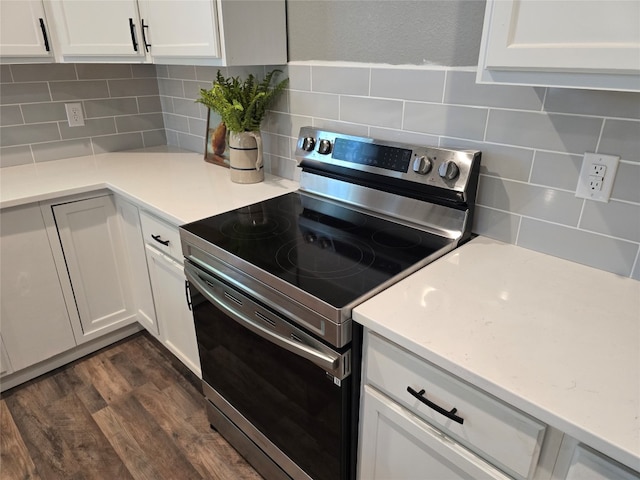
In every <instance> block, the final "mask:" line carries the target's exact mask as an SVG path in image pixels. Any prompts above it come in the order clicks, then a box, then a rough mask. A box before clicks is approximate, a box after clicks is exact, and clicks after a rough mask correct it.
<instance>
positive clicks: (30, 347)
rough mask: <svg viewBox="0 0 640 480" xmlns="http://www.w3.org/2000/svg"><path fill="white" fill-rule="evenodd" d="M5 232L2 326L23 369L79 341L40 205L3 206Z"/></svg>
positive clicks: (0, 219) (0, 275) (0, 255)
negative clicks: (59, 278)
mask: <svg viewBox="0 0 640 480" xmlns="http://www.w3.org/2000/svg"><path fill="white" fill-rule="evenodd" d="M0 231H1V232H2V241H1V242H0V264H1V265H2V268H0V297H1V298H2V302H0V306H1V310H2V314H1V318H2V325H1V327H0V328H2V339H3V341H4V347H5V348H6V354H7V356H8V357H9V360H10V365H11V367H12V368H13V371H18V370H20V369H23V368H25V367H29V366H31V365H34V364H36V363H38V362H40V361H43V360H46V359H48V358H50V357H53V356H54V355H57V354H59V353H62V352H64V351H65V350H68V349H70V348H72V347H74V346H75V341H74V336H73V330H72V328H71V324H70V322H69V316H68V314H67V309H66V306H65V302H64V297H63V294H62V289H61V287H60V282H59V280H58V272H57V270H56V265H55V262H54V260H53V255H52V253H51V247H50V246H49V239H48V236H47V233H46V231H45V224H44V221H43V219H42V213H41V212H40V207H39V206H38V205H31V206H26V207H17V208H10V209H6V210H2V212H1V213H0ZM3 368H5V367H4V364H3Z"/></svg>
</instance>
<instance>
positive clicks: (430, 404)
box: [407, 387, 464, 425]
mask: <svg viewBox="0 0 640 480" xmlns="http://www.w3.org/2000/svg"><path fill="white" fill-rule="evenodd" d="M407 392H409V393H410V394H411V395H413V396H414V397H416V398H417V399H418V400H420V401H421V402H422V403H424V404H425V405H426V406H427V407H429V408H433V409H434V410H435V411H436V412H438V413H440V414H442V415H444V416H445V417H447V418H448V419H450V420H453V421H454V422H458V423H459V424H460V425H462V424H463V423H464V418H462V417H459V416H457V415H456V412H457V411H458V409H457V408H452V409H451V411H447V410H445V409H444V408H442V407H441V406H439V405H436V404H435V403H433V402H432V401H430V400H427V397H424V396H423V395H424V388H423V389H422V390H420V391H419V392H416V391H415V390H414V389H413V388H411V387H407Z"/></svg>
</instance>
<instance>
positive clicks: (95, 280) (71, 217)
mask: <svg viewBox="0 0 640 480" xmlns="http://www.w3.org/2000/svg"><path fill="white" fill-rule="evenodd" d="M69 200H70V201H65V202H62V201H60V200H58V201H54V202H47V203H44V204H42V205H41V208H42V212H43V215H44V218H45V223H46V224H47V230H48V233H49V239H50V242H51V246H52V249H53V253H54V258H55V259H56V262H57V266H58V271H59V272H63V271H65V270H66V272H67V273H68V276H65V275H60V282H61V284H62V288H63V292H64V294H65V301H66V304H67V309H68V311H69V315H70V318H71V324H72V327H73V330H74V334H75V338H76V343H78V344H80V343H83V342H87V341H89V340H93V339H95V338H98V337H100V336H102V335H104V334H106V333H109V332H112V331H114V330H117V329H119V328H121V327H123V326H125V325H128V324H131V323H134V322H135V321H136V320H137V317H136V311H135V307H134V301H133V295H132V291H131V284H130V279H129V271H128V267H127V265H126V256H125V250H124V245H123V241H122V233H121V230H120V225H119V220H118V215H117V212H116V207H115V201H114V198H113V195H101V196H94V197H91V198H72V199H69Z"/></svg>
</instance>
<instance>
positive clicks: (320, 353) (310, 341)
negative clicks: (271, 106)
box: [184, 262, 351, 380]
mask: <svg viewBox="0 0 640 480" xmlns="http://www.w3.org/2000/svg"><path fill="white" fill-rule="evenodd" d="M184 273H185V275H186V276H187V280H189V282H190V283H191V284H193V285H194V286H195V287H196V288H197V289H198V291H199V292H200V293H201V294H202V295H204V296H205V298H207V300H209V301H210V302H211V303H213V304H214V305H216V306H217V307H218V308H220V309H221V310H222V311H223V312H224V313H225V314H227V316H229V318H231V319H232V320H234V321H236V322H237V323H239V324H240V325H242V326H244V327H245V328H247V329H248V330H251V331H252V332H253V333H255V334H256V335H259V336H260V337H262V338H263V339H265V340H267V341H268V342H271V343H273V344H275V345H278V346H279V347H280V348H283V349H284V350H287V351H288V352H291V353H293V354H294V355H298V356H299V357H302V358H305V359H307V360H309V361H310V362H312V363H314V364H315V365H317V366H318V367H320V368H322V369H323V370H325V371H326V372H328V373H330V374H331V375H332V376H334V377H336V378H338V379H339V380H343V379H344V378H346V377H348V376H349V375H350V374H351V369H350V366H349V359H350V351H347V352H345V353H343V354H342V355H340V354H338V353H336V352H334V351H333V350H331V349H330V348H329V347H327V346H326V345H324V344H322V342H319V341H318V340H316V339H314V338H313V337H312V336H311V335H309V334H307V333H305V332H304V331H302V330H301V329H299V328H296V327H294V326H293V325H291V324H289V323H288V322H286V321H285V320H282V319H279V318H278V317H276V316H275V315H274V314H271V313H269V312H267V311H266V310H264V309H263V308H262V307H260V306H259V305H257V304H256V303H255V302H253V301H252V300H251V299H249V298H248V297H246V296H244V295H242V294H241V293H240V292H236V291H235V290H234V291H233V292H232V293H229V292H228V291H227V289H228V288H229V287H227V286H226V285H224V284H223V283H222V282H220V281H219V280H218V279H216V278H215V277H212V276H211V275H206V274H205V273H203V272H200V271H199V270H198V269H197V267H194V266H193V265H191V264H190V263H189V262H186V263H185V265H184ZM201 275H206V277H207V278H206V279H203V278H202V277H201ZM214 289H215V290H218V291H217V292H215V291H214ZM216 293H217V295H216ZM221 293H222V298H221V295H220V294H221ZM229 297H230V298H229ZM225 298H229V302H230V303H233V305H231V304H229V303H226V302H225V301H224V299H225ZM240 308H241V309H242V310H244V312H243V311H240ZM246 312H254V313H255V314H256V316H257V317H258V318H268V319H269V321H268V322H267V324H269V325H273V327H272V328H273V330H269V329H267V328H265V327H264V326H262V325H260V324H259V323H258V322H256V321H254V320H252V319H251V318H250V317H249V316H248V315H247V314H246Z"/></svg>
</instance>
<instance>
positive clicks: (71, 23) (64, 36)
mask: <svg viewBox="0 0 640 480" xmlns="http://www.w3.org/2000/svg"><path fill="white" fill-rule="evenodd" d="M45 8H46V10H47V13H48V14H49V18H50V19H51V21H52V23H53V24H54V25H55V32H56V35H55V38H56V51H57V53H58V56H59V60H61V61H102V62H117V61H122V62H136V61H138V62H142V61H144V60H145V50H144V46H143V45H142V41H141V40H142V34H141V25H140V21H139V16H138V3H137V2H136V0H46V1H45Z"/></svg>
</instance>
